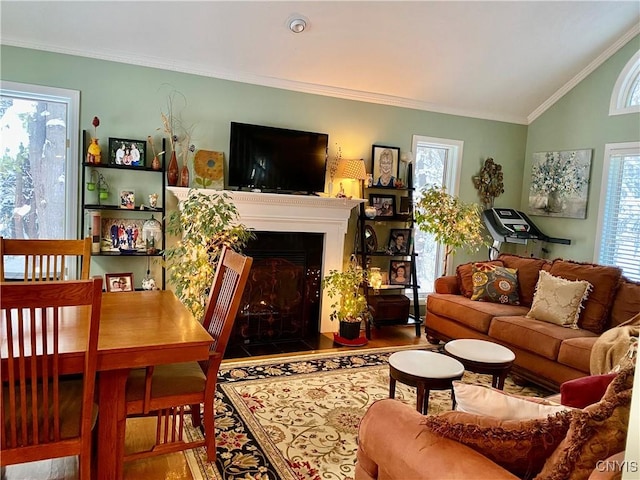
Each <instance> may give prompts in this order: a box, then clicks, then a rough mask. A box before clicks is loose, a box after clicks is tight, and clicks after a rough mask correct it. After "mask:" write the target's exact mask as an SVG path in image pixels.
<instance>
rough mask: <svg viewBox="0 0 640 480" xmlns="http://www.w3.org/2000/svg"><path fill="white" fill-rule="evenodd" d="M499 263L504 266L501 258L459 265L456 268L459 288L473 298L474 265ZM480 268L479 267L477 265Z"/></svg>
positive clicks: (465, 294) (466, 295)
mask: <svg viewBox="0 0 640 480" xmlns="http://www.w3.org/2000/svg"><path fill="white" fill-rule="evenodd" d="M478 264H480V265H497V266H499V267H504V265H503V264H502V262H501V261H500V260H492V261H490V262H469V263H463V264H462V265H458V267H457V268H456V277H457V278H458V288H459V289H460V293H462V295H464V296H465V297H467V298H471V295H473V278H472V276H473V266H474V265H478ZM476 268H478V267H476Z"/></svg>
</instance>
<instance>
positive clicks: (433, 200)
mask: <svg viewBox="0 0 640 480" xmlns="http://www.w3.org/2000/svg"><path fill="white" fill-rule="evenodd" d="M414 215H415V223H416V225H418V228H419V229H420V230H422V231H424V232H427V233H431V234H433V235H434V236H435V240H436V242H438V243H442V244H444V245H445V247H446V248H445V255H444V269H443V272H444V273H445V274H446V271H447V260H448V259H449V255H451V254H453V253H454V252H455V251H456V250H458V249H459V248H465V249H466V250H468V251H470V252H475V251H478V250H479V249H480V247H482V246H485V245H488V239H487V238H486V237H485V235H484V230H483V225H482V220H481V219H480V210H479V208H478V205H477V204H475V203H465V202H463V201H462V200H460V199H459V198H458V197H456V196H453V195H450V194H448V193H447V192H446V189H445V188H444V187H439V186H437V185H434V186H431V187H429V188H427V189H426V190H423V191H422V193H421V194H420V197H419V199H418V201H417V202H416V206H415V213H414Z"/></svg>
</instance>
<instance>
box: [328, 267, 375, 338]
mask: <svg viewBox="0 0 640 480" xmlns="http://www.w3.org/2000/svg"><path fill="white" fill-rule="evenodd" d="M363 282H364V272H363V271H362V269H359V268H357V267H356V266H355V263H354V262H352V263H350V264H349V267H348V268H347V269H346V270H344V271H342V272H339V271H338V270H330V271H329V274H328V275H326V276H325V277H324V278H323V279H322V288H323V289H326V292H327V295H328V296H329V298H331V299H335V300H334V302H333V303H332V304H331V308H332V309H333V311H332V312H331V314H330V318H331V320H336V319H337V320H339V321H340V333H339V335H340V336H341V337H343V338H346V339H348V340H354V339H356V338H358V337H359V336H360V324H361V323H362V320H363V319H365V318H366V317H367V316H368V315H369V307H368V305H367V298H366V297H365V296H364V294H363V293H362V290H361V288H360V287H361V286H362V283H363Z"/></svg>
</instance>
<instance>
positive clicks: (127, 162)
mask: <svg viewBox="0 0 640 480" xmlns="http://www.w3.org/2000/svg"><path fill="white" fill-rule="evenodd" d="M146 146H147V141H146V140H130V139H126V138H113V137H109V164H110V165H119V166H122V167H144V166H145V158H146Z"/></svg>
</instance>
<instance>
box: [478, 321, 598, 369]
mask: <svg viewBox="0 0 640 480" xmlns="http://www.w3.org/2000/svg"><path fill="white" fill-rule="evenodd" d="M591 335H593V336H595V334H593V333H592V332H588V331H586V330H580V329H573V328H564V327H561V326H559V325H554V324H553V323H548V322H541V321H540V320H535V319H532V318H528V317H525V316H524V315H523V316H504V317H496V318H494V319H493V320H492V321H491V325H490V326H489V336H490V337H492V338H494V339H496V340H498V341H499V342H500V343H503V344H505V345H513V346H514V347H517V348H521V349H523V350H527V351H528V352H532V353H535V354H537V355H540V356H542V357H546V358H548V359H550V360H557V358H558V352H559V351H560V345H562V342H563V341H564V340H567V339H569V338H578V337H584V336H591Z"/></svg>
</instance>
